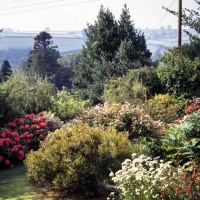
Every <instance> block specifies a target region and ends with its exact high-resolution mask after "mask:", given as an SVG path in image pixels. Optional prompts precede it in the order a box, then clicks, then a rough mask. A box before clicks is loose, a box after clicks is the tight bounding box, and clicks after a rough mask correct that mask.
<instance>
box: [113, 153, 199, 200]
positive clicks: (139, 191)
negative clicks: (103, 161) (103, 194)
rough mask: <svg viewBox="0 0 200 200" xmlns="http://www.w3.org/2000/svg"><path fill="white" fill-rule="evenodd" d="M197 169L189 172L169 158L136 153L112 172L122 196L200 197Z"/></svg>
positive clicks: (137, 198)
mask: <svg viewBox="0 0 200 200" xmlns="http://www.w3.org/2000/svg"><path fill="white" fill-rule="evenodd" d="M197 170H198V169H197V168H196V167H194V166H193V168H192V172H187V171H186V170H185V169H184V168H174V167H173V166H172V165H171V164H170V162H166V163H165V162H163V160H159V159H158V158H155V159H152V158H151V157H147V156H144V155H141V156H139V157H137V156H136V154H133V155H132V160H130V159H127V160H125V161H124V162H123V163H122V169H121V170H119V171H117V172H116V173H115V174H114V173H111V174H110V176H111V177H112V180H113V181H114V182H115V183H116V184H117V187H118V189H119V190H120V192H121V198H122V199H129V200H140V199H142V200H151V199H158V200H161V199H170V200H171V199H174V200H178V199H187V200H190V199H199V197H200V194H199V192H200V190H199V189H200V188H199V186H200V177H199V172H198V171H197Z"/></svg>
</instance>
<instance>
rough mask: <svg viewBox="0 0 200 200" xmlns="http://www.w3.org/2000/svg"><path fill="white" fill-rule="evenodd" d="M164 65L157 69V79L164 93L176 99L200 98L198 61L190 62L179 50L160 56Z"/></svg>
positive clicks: (199, 67)
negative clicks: (164, 89) (172, 95)
mask: <svg viewBox="0 0 200 200" xmlns="http://www.w3.org/2000/svg"><path fill="white" fill-rule="evenodd" d="M161 61H162V62H163V64H164V65H162V66H159V67H158V68H157V74H158V77H159V79H160V81H161V83H162V84H163V86H164V88H166V91H167V92H168V93H170V94H174V95H175V96H176V97H180V96H181V97H184V98H189V97H193V96H200V87H199V82H200V59H199V58H196V59H194V60H190V59H189V58H188V57H187V56H185V55H182V54H181V53H180V51H179V50H176V49H175V50H174V49H173V50H170V51H169V52H167V53H166V54H165V55H163V56H162V58H161Z"/></svg>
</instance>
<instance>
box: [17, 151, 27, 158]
mask: <svg viewBox="0 0 200 200" xmlns="http://www.w3.org/2000/svg"><path fill="white" fill-rule="evenodd" d="M18 154H19V157H21V158H24V157H25V156H24V152H23V151H21V150H20V151H19V152H18Z"/></svg>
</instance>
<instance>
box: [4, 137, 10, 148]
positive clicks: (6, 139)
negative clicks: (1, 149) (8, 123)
mask: <svg viewBox="0 0 200 200" xmlns="http://www.w3.org/2000/svg"><path fill="white" fill-rule="evenodd" d="M4 141H5V143H6V145H7V146H9V144H10V143H11V140H10V138H5V139H4Z"/></svg>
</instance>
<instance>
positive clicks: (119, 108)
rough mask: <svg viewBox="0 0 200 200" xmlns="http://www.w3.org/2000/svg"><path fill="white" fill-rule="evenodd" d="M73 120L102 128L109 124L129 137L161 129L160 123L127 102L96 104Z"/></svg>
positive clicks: (146, 134)
mask: <svg viewBox="0 0 200 200" xmlns="http://www.w3.org/2000/svg"><path fill="white" fill-rule="evenodd" d="M73 121H74V122H76V121H80V122H86V123H88V124H89V125H90V126H94V125H100V126H101V127H102V128H106V127H108V126H111V127H114V128H116V129H117V131H119V132H126V133H128V134H129V138H130V139H132V138H135V137H139V136H147V137H149V136H158V135H159V133H160V130H161V129H162V123H159V122H155V121H153V120H152V118H151V117H150V116H149V115H148V114H147V113H146V112H145V111H144V110H143V109H139V108H137V107H136V106H134V105H131V104H129V103H125V104H112V105H107V104H105V105H104V106H103V105H102V106H101V105H97V106H95V107H93V108H91V109H89V110H87V111H86V112H85V113H84V114H82V116H81V118H75V119H74V120H73Z"/></svg>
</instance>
